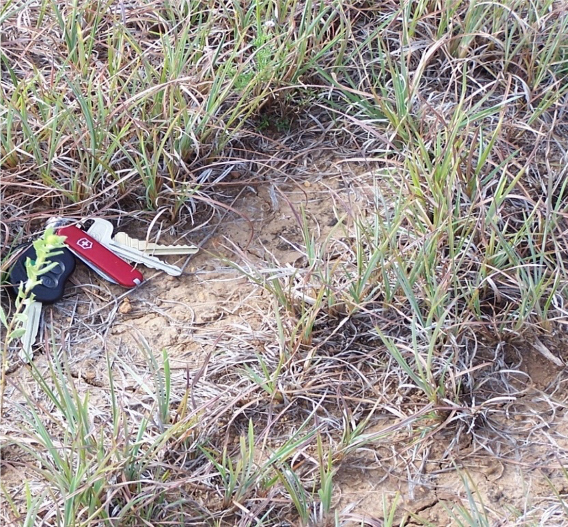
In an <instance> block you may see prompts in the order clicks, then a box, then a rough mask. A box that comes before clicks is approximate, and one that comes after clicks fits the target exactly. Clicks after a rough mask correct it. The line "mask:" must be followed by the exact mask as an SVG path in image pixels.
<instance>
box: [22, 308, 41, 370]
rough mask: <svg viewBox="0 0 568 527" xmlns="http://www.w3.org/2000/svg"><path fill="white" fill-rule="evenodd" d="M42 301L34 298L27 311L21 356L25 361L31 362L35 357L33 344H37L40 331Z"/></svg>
mask: <svg viewBox="0 0 568 527" xmlns="http://www.w3.org/2000/svg"><path fill="white" fill-rule="evenodd" d="M42 307H43V305H42V303H41V302H38V301H37V300H34V301H32V302H30V303H29V304H28V305H27V307H26V309H25V311H24V313H23V314H24V316H26V317H27V320H26V323H25V331H26V332H25V333H24V335H23V336H22V339H21V342H22V349H21V350H20V353H19V356H20V358H21V359H22V361H24V362H31V361H32V359H33V358H34V355H33V351H32V346H33V345H34V344H35V341H36V339H37V334H38V331H39V322H40V320H41V311H42Z"/></svg>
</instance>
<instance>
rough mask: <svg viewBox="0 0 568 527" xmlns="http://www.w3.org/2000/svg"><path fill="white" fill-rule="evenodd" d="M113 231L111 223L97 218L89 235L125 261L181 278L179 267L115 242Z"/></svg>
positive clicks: (89, 230)
mask: <svg viewBox="0 0 568 527" xmlns="http://www.w3.org/2000/svg"><path fill="white" fill-rule="evenodd" d="M112 231H113V226H112V223H111V222H110V221H107V220H103V219H102V218H96V219H94V220H93V224H92V225H91V226H90V227H89V229H88V230H87V233H88V234H90V235H91V236H92V237H93V238H94V239H95V240H97V241H98V242H99V243H101V244H103V245H104V246H105V247H106V248H107V249H109V250H111V251H112V252H113V253H114V254H116V255H117V256H120V257H121V258H123V259H125V260H128V261H130V262H136V263H141V264H143V265H145V266H146V267H150V268H151V269H158V270H160V271H164V272H165V273H167V274H169V275H171V276H179V275H180V274H181V269H180V268H179V267H178V266H177V265H170V264H167V263H165V262H162V260H160V259H159V258H156V257H155V256H150V255H149V254H146V253H144V252H142V251H139V250H138V249H135V248H132V247H127V246H124V245H122V244H120V243H118V242H116V241H114V240H113V239H112Z"/></svg>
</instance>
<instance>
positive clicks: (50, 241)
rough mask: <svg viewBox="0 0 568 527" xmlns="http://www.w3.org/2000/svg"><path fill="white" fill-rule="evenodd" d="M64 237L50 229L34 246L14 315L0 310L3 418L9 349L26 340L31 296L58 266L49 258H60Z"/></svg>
mask: <svg viewBox="0 0 568 527" xmlns="http://www.w3.org/2000/svg"><path fill="white" fill-rule="evenodd" d="M64 241H65V237H64V236H58V235H57V234H54V232H53V228H52V227H48V228H47V229H46V230H45V232H44V233H43V236H42V237H41V238H38V239H37V240H35V241H34V242H33V247H34V250H35V253H36V258H35V260H32V259H31V258H27V259H26V263H25V266H26V273H27V277H28V280H27V281H26V282H22V283H21V284H20V285H19V287H18V294H17V297H16V302H15V305H14V312H13V313H12V314H11V315H9V316H8V315H7V314H6V312H5V311H4V308H3V307H2V306H0V322H1V323H2V325H3V326H4V329H5V331H6V333H5V338H4V343H3V347H2V379H1V381H0V417H1V415H2V409H3V402H4V389H5V387H6V371H7V370H8V367H9V364H8V361H9V353H8V350H9V348H10V345H11V344H13V343H14V342H15V341H16V340H18V339H19V338H21V337H23V335H24V333H25V332H26V324H27V322H28V309H29V306H30V304H31V303H32V302H34V294H33V293H32V291H33V289H34V287H35V286H36V285H39V284H41V277H42V275H44V274H45V273H47V272H49V271H50V270H51V269H53V267H55V266H56V265H57V262H51V261H50V258H52V257H53V256H56V255H58V254H60V249H61V248H63V247H64V246H65V244H64Z"/></svg>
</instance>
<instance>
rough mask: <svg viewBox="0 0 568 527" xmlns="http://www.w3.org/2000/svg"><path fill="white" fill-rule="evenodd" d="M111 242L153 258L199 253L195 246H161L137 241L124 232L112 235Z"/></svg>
mask: <svg viewBox="0 0 568 527" xmlns="http://www.w3.org/2000/svg"><path fill="white" fill-rule="evenodd" d="M113 240H114V241H115V242H116V243H120V245H124V246H125V247H132V248H133V249H138V250H139V251H143V252H145V253H149V254H151V255H153V256H155V255H159V254H163V255H166V254H168V255H174V254H179V255H181V254H195V253H197V252H198V251H199V247H197V246H196V245H161V244H159V243H152V242H147V241H145V240H137V239H136V238H132V237H131V236H129V235H128V234H126V233H125V232H117V233H116V234H115V235H114V237H113Z"/></svg>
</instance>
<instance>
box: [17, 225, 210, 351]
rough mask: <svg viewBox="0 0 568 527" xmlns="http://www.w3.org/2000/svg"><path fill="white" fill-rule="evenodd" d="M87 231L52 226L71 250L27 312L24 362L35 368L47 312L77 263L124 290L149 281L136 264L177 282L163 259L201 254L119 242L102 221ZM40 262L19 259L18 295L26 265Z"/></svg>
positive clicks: (58, 256) (123, 238) (59, 256)
mask: <svg viewBox="0 0 568 527" xmlns="http://www.w3.org/2000/svg"><path fill="white" fill-rule="evenodd" d="M89 222H90V226H89V227H88V228H87V229H84V228H82V226H80V225H62V224H61V223H62V221H61V219H54V220H52V221H50V222H49V223H50V224H52V225H55V227H56V233H57V234H58V235H60V236H65V245H66V247H65V248H63V249H62V250H60V251H58V252H57V253H55V254H54V255H53V256H50V257H49V261H50V262H51V263H52V264H54V265H52V267H51V269H49V270H48V271H47V272H45V273H43V274H42V275H41V277H40V278H41V283H40V284H38V285H36V286H35V287H34V288H33V289H32V291H31V293H33V295H34V300H33V302H31V303H30V304H29V305H28V307H27V309H26V315H27V323H26V327H25V333H24V335H23V337H22V339H21V343H22V350H21V353H20V358H21V359H22V360H23V361H24V362H29V361H30V360H31V359H32V357H33V353H32V347H33V345H34V344H35V341H36V338H37V334H38V331H39V327H40V319H41V313H42V306H43V305H44V304H46V305H47V304H53V303H55V302H57V301H58V300H60V299H61V297H62V296H63V292H64V288H65V283H66V282H67V280H68V278H69V277H70V276H71V274H72V273H73V271H74V269H75V257H77V258H79V259H80V260H81V261H83V262H84V263H85V264H87V265H88V266H89V267H90V268H91V269H93V270H94V271H95V272H96V273H98V274H99V275H100V276H102V277H103V278H105V279H106V280H108V281H110V282H112V283H114V284H120V285H122V286H124V287H135V286H137V285H140V284H141V283H142V282H143V280H144V277H143V275H142V273H141V272H140V271H139V270H138V269H136V268H135V267H134V266H132V265H131V264H130V263H129V262H131V263H139V264H143V265H145V266H146V267H149V268H151V269H158V270H161V271H164V272H166V273H168V274H169V275H171V276H179V275H180V274H181V272H182V270H181V269H180V268H179V267H177V266H176V265H170V264H167V263H165V262H163V261H162V260H160V259H159V258H158V257H157V256H159V255H190V254H195V253H196V252H197V251H198V250H199V249H198V247H196V246H195V245H159V244H156V243H151V242H147V241H144V240H137V239H135V238H131V237H130V236H128V235H127V234H126V233H124V232H118V233H116V234H114V236H113V230H114V228H113V225H112V223H111V222H109V221H107V220H104V219H102V218H95V219H92V220H89ZM28 258H30V259H31V260H34V259H35V249H34V247H33V246H32V245H30V246H29V247H27V248H26V249H25V250H24V251H23V252H22V253H21V254H20V255H19V256H18V259H17V261H16V263H15V264H14V266H13V267H12V269H11V271H10V285H11V286H12V288H13V289H14V290H15V291H16V293H17V292H18V290H19V288H20V285H21V284H22V283H25V282H26V281H27V279H28V276H27V270H26V260H27V259H28Z"/></svg>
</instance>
